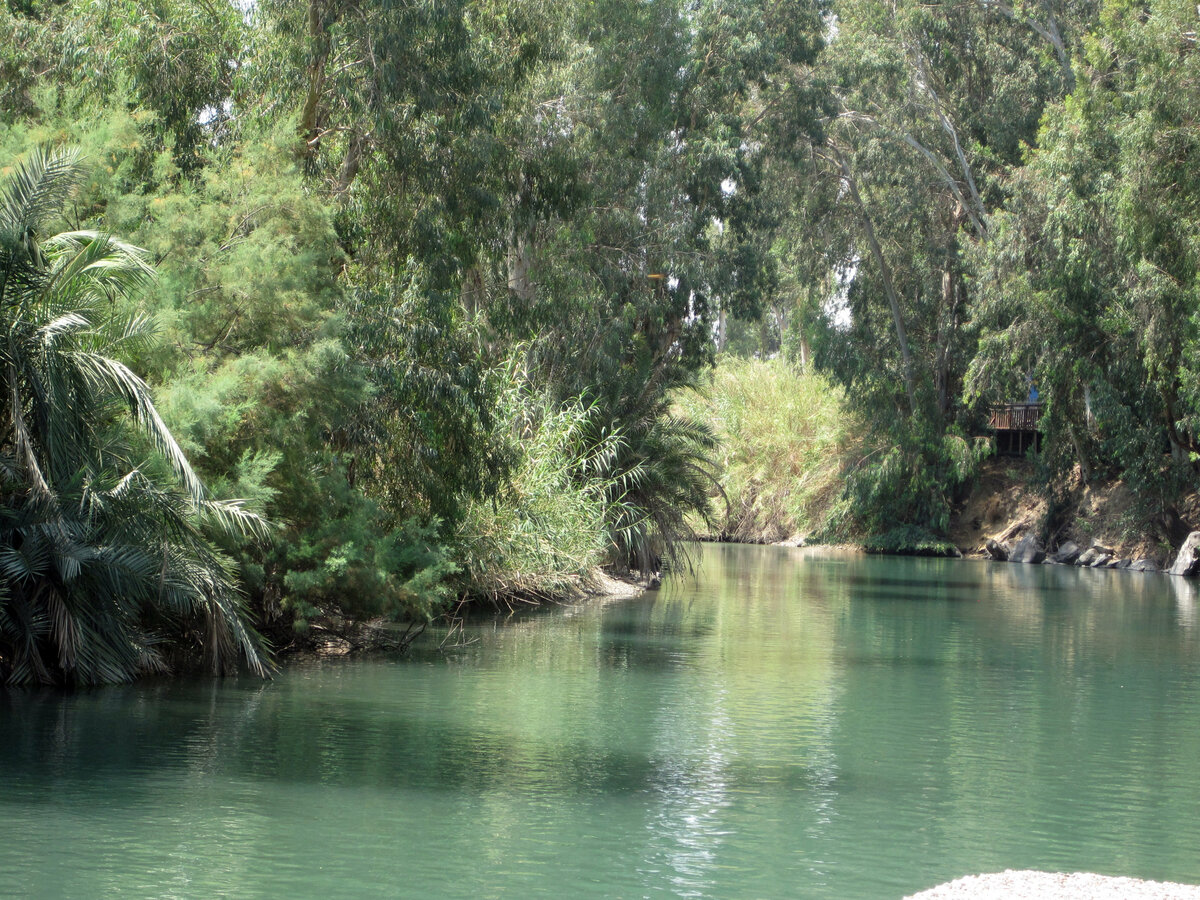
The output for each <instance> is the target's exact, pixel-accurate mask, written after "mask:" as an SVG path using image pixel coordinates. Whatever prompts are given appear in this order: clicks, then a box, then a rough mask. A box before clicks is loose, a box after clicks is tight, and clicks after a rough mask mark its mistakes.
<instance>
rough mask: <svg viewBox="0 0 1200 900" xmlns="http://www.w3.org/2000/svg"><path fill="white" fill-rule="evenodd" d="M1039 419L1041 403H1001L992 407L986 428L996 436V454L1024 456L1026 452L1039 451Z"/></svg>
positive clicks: (1040, 416) (1040, 437)
mask: <svg viewBox="0 0 1200 900" xmlns="http://www.w3.org/2000/svg"><path fill="white" fill-rule="evenodd" d="M1041 418H1042V404H1041V403H1003V404H1000V405H999V406H993V407H992V409H991V412H990V414H989V415H988V428H990V429H991V430H992V431H993V432H994V433H995V436H996V453H998V454H999V455H1000V456H1024V455H1025V451H1026V450H1029V449H1031V448H1032V449H1033V450H1038V449H1040V448H1041V445H1042V433H1041V432H1040V431H1038V422H1040V421H1041Z"/></svg>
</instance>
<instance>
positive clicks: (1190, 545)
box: [1170, 531, 1200, 575]
mask: <svg viewBox="0 0 1200 900" xmlns="http://www.w3.org/2000/svg"><path fill="white" fill-rule="evenodd" d="M1198 571H1200V531H1193V532H1192V533H1191V534H1189V535H1188V536H1187V540H1186V541H1184V542H1183V546H1182V547H1180V548H1179V555H1178V556H1177V557H1175V564H1174V565H1172V566H1171V568H1170V573H1171V574H1172V575H1195V574H1196V573H1197V572H1198Z"/></svg>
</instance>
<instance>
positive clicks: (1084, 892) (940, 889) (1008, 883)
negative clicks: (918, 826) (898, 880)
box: [906, 869, 1200, 900]
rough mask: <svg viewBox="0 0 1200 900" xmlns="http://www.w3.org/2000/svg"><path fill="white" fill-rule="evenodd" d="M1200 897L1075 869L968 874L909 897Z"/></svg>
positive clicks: (1187, 890)
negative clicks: (1073, 872)
mask: <svg viewBox="0 0 1200 900" xmlns="http://www.w3.org/2000/svg"><path fill="white" fill-rule="evenodd" d="M1026 898H1029V900H1093V898H1094V900H1110V898H1111V900H1200V886H1197V885H1191V884H1173V883H1171V882H1166V881H1142V880H1140V879H1137V878H1112V877H1109V876H1107V875H1093V874H1092V873H1090V872H1076V873H1075V874H1074V875H1066V874H1063V873H1061V872H1030V871H1025V872H1014V871H1013V870H1011V869H1010V870H1008V871H1007V872H999V873H996V874H993V875H968V876H967V877H966V878H959V879H957V880H956V881H949V882H947V883H946V884H941V885H938V886H937V887H935V888H930V889H929V890H927V891H921V892H920V893H919V894H912V895H911V896H910V897H908V898H906V900H1026Z"/></svg>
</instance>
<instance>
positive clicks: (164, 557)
mask: <svg viewBox="0 0 1200 900" xmlns="http://www.w3.org/2000/svg"><path fill="white" fill-rule="evenodd" d="M80 175H81V170H80V167H79V165H78V162H77V160H76V158H75V156H74V155H73V154H72V153H69V152H54V153H45V152H41V151H36V152H34V153H33V154H32V155H31V156H30V158H29V159H28V160H27V161H26V162H25V163H24V165H22V166H20V167H19V168H18V169H17V170H16V172H15V174H13V176H12V177H11V178H10V179H9V181H8V183H7V184H6V186H5V189H4V191H3V193H2V194H0V391H2V396H0V428H2V429H3V431H2V432H0V435H2V436H0V674H2V675H3V676H4V677H5V678H6V679H7V680H8V681H10V682H18V683H19V682H66V683H72V684H92V683H97V682H111V681H124V680H128V679H130V678H132V677H134V676H135V675H136V674H139V673H141V672H144V671H147V670H153V669H156V668H162V667H163V665H164V659H163V656H162V654H161V653H160V651H159V649H158V648H157V647H156V644H157V642H158V641H159V640H160V639H161V637H162V635H163V633H164V631H172V632H175V633H176V635H177V636H180V637H182V638H184V639H185V642H187V643H190V644H191V646H192V648H193V649H194V650H196V651H202V652H203V654H204V655H205V657H206V658H207V660H208V663H209V665H210V667H211V668H212V670H213V671H215V672H222V671H227V670H229V669H230V668H231V667H232V666H233V665H234V664H235V662H236V657H237V655H238V654H240V655H241V656H242V657H243V658H244V659H245V660H246V662H247V663H248V665H249V666H250V668H251V669H252V670H253V671H255V672H257V673H259V674H265V672H266V666H267V663H266V661H265V658H264V655H263V651H262V649H261V647H260V644H259V641H258V638H257V636H256V635H255V633H254V631H253V630H252V629H251V627H250V626H249V625H248V624H247V622H246V620H245V615H244V610H243V605H242V598H241V596H240V594H239V592H238V590H237V588H236V586H235V577H236V576H235V572H234V571H233V570H232V569H231V566H230V564H229V562H228V560H227V559H226V558H225V557H223V556H222V554H221V553H219V552H218V551H217V550H216V549H215V548H214V546H213V544H212V543H211V541H210V540H209V538H208V537H207V534H206V532H207V531H208V530H209V529H213V530H216V531H218V532H224V533H233V532H236V533H238V534H240V535H244V536H253V537H260V538H261V537H265V535H266V525H265V523H264V522H263V521H262V520H260V519H259V518H258V517H257V516H254V515H252V514H250V513H248V512H247V511H246V510H244V509H243V508H242V506H241V504H240V503H238V502H236V501H230V502H217V501H214V500H211V499H208V498H207V497H206V494H205V490H204V487H203V485H202V484H201V482H200V479H199V478H198V477H197V476H196V474H195V472H194V471H193V470H192V468H191V466H190V465H189V463H188V461H187V459H186V458H185V456H184V454H183V452H182V451H181V450H180V448H179V445H178V444H177V442H176V441H175V439H174V437H173V436H172V435H171V433H170V431H169V430H168V429H167V427H166V425H165V424H164V423H163V421H162V419H161V417H160V416H159V414H158V411H157V410H156V409H155V407H154V404H153V402H152V400H151V396H150V391H149V389H148V387H147V386H146V383H145V382H144V381H143V380H142V379H141V378H140V377H138V376H137V375H136V374H134V372H133V371H131V370H130V369H129V368H128V367H127V366H126V365H124V364H123V363H121V362H119V361H118V360H116V359H115V358H113V354H116V353H118V352H125V353H128V352H136V351H137V350H138V349H139V348H140V347H142V346H144V345H145V342H146V341H147V339H148V337H149V333H150V330H149V323H148V322H147V320H146V319H144V318H142V317H138V316H126V317H121V316H112V315H110V314H109V311H110V310H111V308H112V306H113V303H114V301H116V300H117V299H118V298H121V297H123V296H126V295H128V294H130V293H132V292H134V291H136V290H138V289H140V288H141V287H142V286H144V285H145V284H146V283H147V282H148V281H149V280H150V279H151V278H152V276H153V269H152V268H151V267H150V265H149V264H148V263H147V262H146V260H145V257H144V254H143V253H142V252H141V251H140V250H138V249H137V248H135V247H132V246H130V245H128V244H125V243H123V242H121V241H119V240H116V239H114V238H111V237H109V236H107V235H104V234H102V233H99V232H95V231H67V232H62V233H58V234H44V230H45V228H46V226H47V225H48V224H49V223H50V222H51V221H52V219H53V217H54V216H55V215H56V214H57V213H58V212H59V210H60V208H61V206H62V204H63V203H64V202H65V200H66V199H67V197H68V196H69V194H70V192H71V189H72V188H73V187H74V185H75V184H76V183H77V181H78V180H79V178H80ZM130 424H132V425H134V426H136V433H135V432H134V431H131V429H130V427H129V425H130ZM143 438H144V440H141V439H143ZM146 441H148V447H146V446H145V443H146ZM139 446H142V447H143V449H142V450H141V451H139V449H138V447H139ZM147 449H151V450H152V453H151V455H150V456H149V457H148V458H146V459H145V460H144V461H143V462H141V463H137V462H135V459H136V458H137V457H138V456H139V455H140V454H141V453H145V451H146V450H147Z"/></svg>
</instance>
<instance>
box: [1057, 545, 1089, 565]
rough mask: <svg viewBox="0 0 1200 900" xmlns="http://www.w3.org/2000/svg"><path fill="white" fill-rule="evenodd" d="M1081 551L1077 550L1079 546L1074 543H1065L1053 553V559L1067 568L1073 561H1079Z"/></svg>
mask: <svg viewBox="0 0 1200 900" xmlns="http://www.w3.org/2000/svg"><path fill="white" fill-rule="evenodd" d="M1082 552H1083V551H1082V550H1080V549H1079V545H1078V544H1076V543H1075V542H1074V541H1067V542H1066V543H1065V544H1063V545H1062V546H1061V547H1059V548H1058V549H1057V550H1055V551H1054V556H1053V559H1054V561H1055V562H1057V563H1062V564H1063V565H1064V566H1069V565H1071V564H1072V563H1073V562H1075V560H1077V559H1079V554H1081V553H1082Z"/></svg>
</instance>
